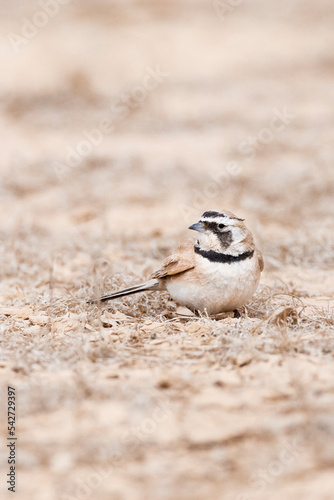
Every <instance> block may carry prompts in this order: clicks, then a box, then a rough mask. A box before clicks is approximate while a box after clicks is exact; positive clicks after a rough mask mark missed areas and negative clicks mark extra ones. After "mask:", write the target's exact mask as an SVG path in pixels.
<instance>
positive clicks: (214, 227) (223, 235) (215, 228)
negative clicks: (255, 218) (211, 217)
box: [202, 221, 233, 248]
mask: <svg viewBox="0 0 334 500" xmlns="http://www.w3.org/2000/svg"><path fill="white" fill-rule="evenodd" d="M202 224H203V226H204V227H205V229H209V231H212V232H213V233H214V234H215V235H216V236H217V237H218V239H219V241H220V244H221V246H222V248H228V247H229V246H230V244H231V243H232V241H233V238H232V232H231V231H222V229H223V228H224V227H225V226H224V224H223V227H222V228H220V227H219V226H220V225H221V224H217V222H214V221H212V222H208V221H204V222H202Z"/></svg>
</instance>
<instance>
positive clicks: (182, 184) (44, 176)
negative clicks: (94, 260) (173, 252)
mask: <svg viewBox="0 0 334 500" xmlns="http://www.w3.org/2000/svg"><path fill="white" fill-rule="evenodd" d="M1 12H2V16H1V27H0V28H1V46H0V47H1V61H2V72H1V73H2V75H1V81H0V92H1V129H2V155H1V174H2V183H1V185H2V188H1V212H2V228H3V230H5V229H6V227H8V226H11V225H12V224H13V222H14V221H15V224H18V225H20V224H21V225H22V227H27V224H35V225H36V229H37V228H43V229H44V230H46V231H49V230H50V226H51V225H52V232H58V231H59V232H61V233H64V232H71V231H72V230H73V225H74V223H75V225H79V227H80V228H83V227H85V228H86V229H87V228H91V229H92V231H96V230H97V228H98V227H100V228H101V227H102V226H103V227H104V228H108V229H107V230H108V231H110V234H112V236H113V238H115V237H117V233H118V231H119V228H122V232H124V233H126V234H128V235H130V236H134V237H136V235H137V233H138V224H140V230H141V232H142V234H144V233H145V235H146V236H152V234H154V232H155V231H160V230H162V231H163V233H164V238H168V234H169V231H171V232H173V231H175V230H176V228H177V231H179V230H182V231H183V230H184V228H185V227H186V225H187V224H188V223H189V222H192V221H193V220H196V219H197V217H198V216H199V215H200V214H201V212H203V211H204V210H206V209H208V208H218V209H224V208H225V209H231V210H235V211H236V212H237V213H238V214H239V215H241V216H243V217H245V218H246V219H248V220H250V221H251V225H253V228H254V229H255V230H257V231H258V233H259V237H261V236H262V229H261V226H260V225H259V224H262V223H263V224H264V223H265V225H266V229H268V230H271V231H272V232H273V233H274V234H275V235H276V236H278V233H280V232H281V231H282V234H279V238H277V241H275V246H277V243H279V242H280V241H282V237H283V238H284V237H287V236H286V235H283V233H284V231H285V229H286V230H287V231H288V232H289V234H290V235H291V230H292V229H293V230H294V231H295V230H299V229H302V228H304V227H305V228H306V229H309V228H310V224H314V225H316V226H317V227H313V228H312V233H314V230H315V231H316V230H318V224H319V223H320V222H321V223H322V224H325V226H326V223H327V222H329V221H328V220H327V218H328V215H329V212H330V210H329V204H330V206H331V207H332V203H333V201H332V188H333V175H334V174H333V168H332V164H333V155H334V151H333V139H334V137H333V134H334V129H333V112H334V111H333V106H332V105H331V103H332V102H333V93H334V89H333V85H332V80H333V75H334V59H333V56H332V54H331V52H332V51H331V47H332V44H333V39H334V34H333V30H332V23H333V16H334V9H333V7H332V4H331V3H330V2H329V1H326V0H321V1H320V2H317V4H315V3H314V2H311V1H310V2H309V1H301V0H300V1H298V0H289V1H287V0H286V1H282V2H279V3H277V2H274V3H273V2H271V3H270V4H268V3H266V2H264V1H263V0H255V1H252V2H249V1H247V0H245V1H239V2H232V0H230V1H228V0H227V1H226V2H222V1H219V0H217V1H212V2H200V1H195V0H189V1H178V2H174V1H155V2H153V1H152V2H150V1H147V0H145V1H144V0H143V1H139V0H138V1H125V2H124V1H122V2H120V1H115V0H114V1H111V0H110V1H108V0H98V1H95V2H89V1H88V0H82V1H80V2H79V1H75V0H72V1H71V0H67V1H64V0H63V1H62V2H61V1H57V0H54V1H53V0H49V2H48V1H47V0H45V1H43V0H41V1H40V2H35V1H32V2H29V4H28V3H27V2H24V1H16V2H15V3H11V4H8V2H4V1H2V2H1ZM102 124H104V126H103V125H102ZM106 124H107V125H106ZM231 162H232V165H231ZM324 219H326V220H324ZM143 222H145V223H143ZM278 226H279V227H278ZM308 240H309V237H308Z"/></svg>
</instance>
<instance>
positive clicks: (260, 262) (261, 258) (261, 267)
mask: <svg viewBox="0 0 334 500" xmlns="http://www.w3.org/2000/svg"><path fill="white" fill-rule="evenodd" d="M257 258H258V259H259V266H260V272H261V273H262V271H263V269H264V260H263V257H262V253H261V252H260V250H258V251H257Z"/></svg>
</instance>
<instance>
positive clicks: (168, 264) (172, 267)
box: [151, 240, 195, 279]
mask: <svg viewBox="0 0 334 500" xmlns="http://www.w3.org/2000/svg"><path fill="white" fill-rule="evenodd" d="M193 267H195V252H194V241H193V240H187V241H185V242H184V243H182V244H181V245H180V246H179V248H178V249H177V250H176V252H175V253H174V254H173V255H170V256H169V257H167V259H165V260H164V262H163V263H162V266H161V267H160V269H158V270H157V271H156V272H155V273H153V274H152V276H151V279H153V278H165V277H166V276H173V275H175V274H179V273H183V272H184V271H188V269H193Z"/></svg>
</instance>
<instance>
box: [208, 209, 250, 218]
mask: <svg viewBox="0 0 334 500" xmlns="http://www.w3.org/2000/svg"><path fill="white" fill-rule="evenodd" d="M216 217H226V216H225V214H223V213H222V212H215V211H214V210H209V211H208V212H204V214H203V215H202V217H201V219H202V218H205V219H211V218H212V219H214V218H216ZM228 217H229V218H230V219H234V220H241V221H244V220H245V219H240V218H239V217H231V216H228Z"/></svg>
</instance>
